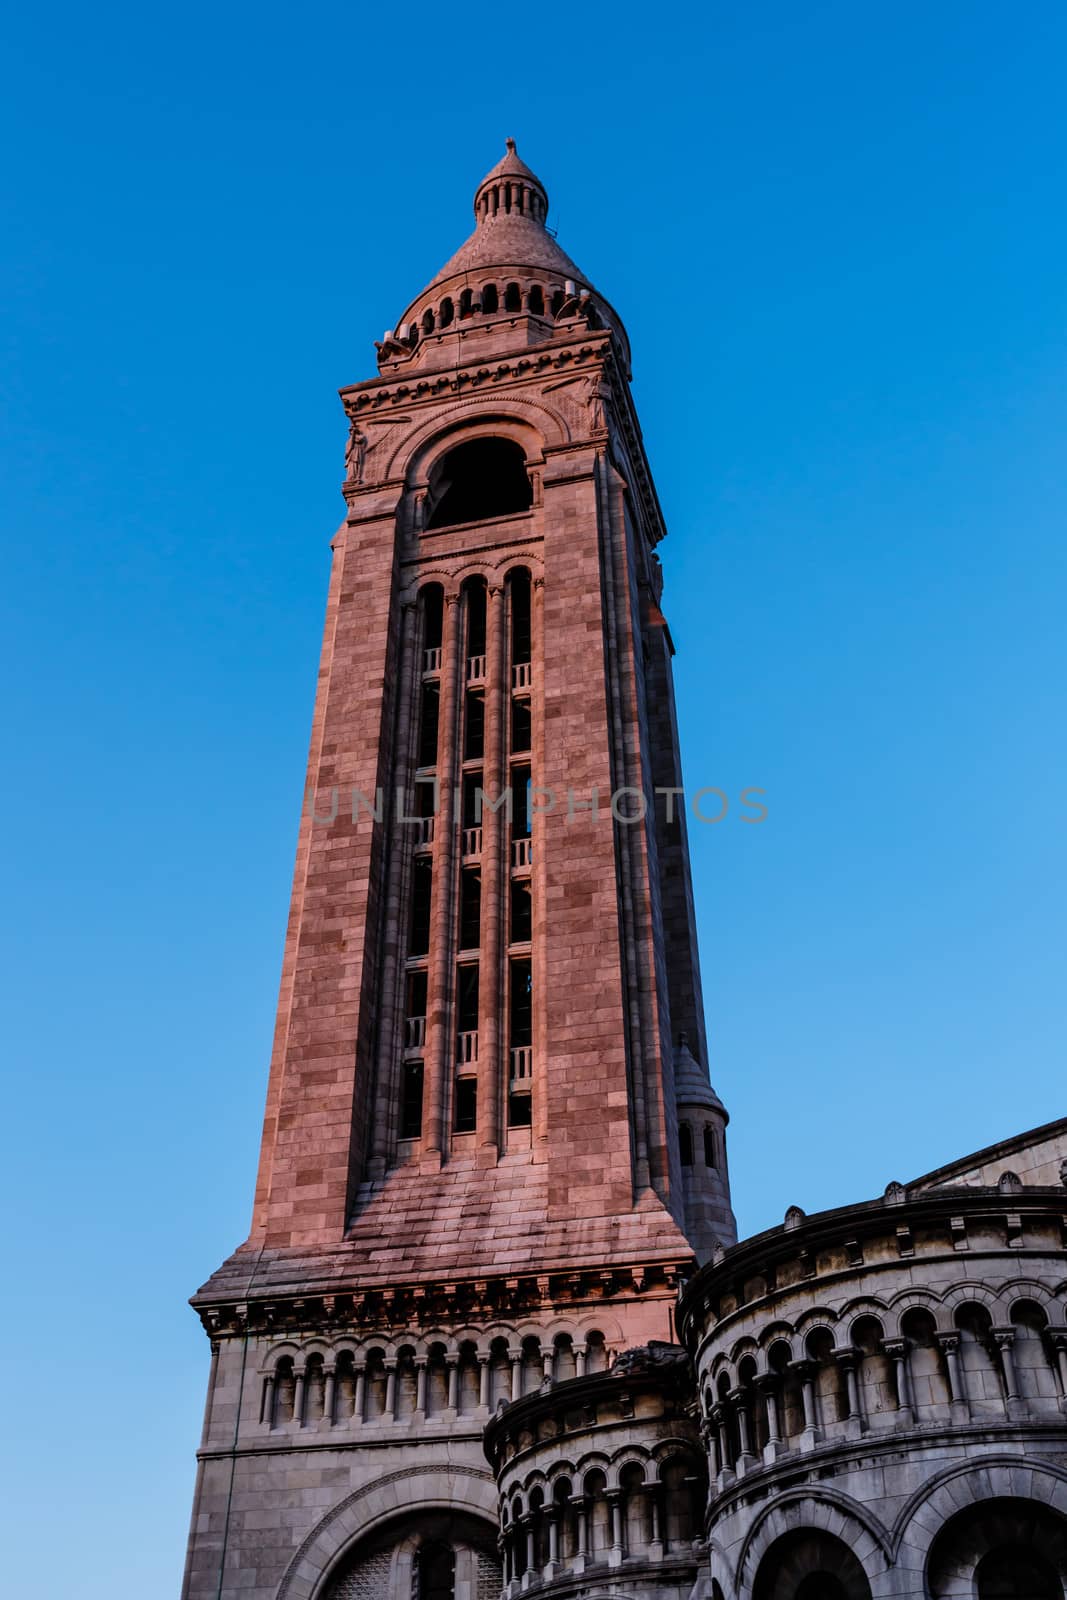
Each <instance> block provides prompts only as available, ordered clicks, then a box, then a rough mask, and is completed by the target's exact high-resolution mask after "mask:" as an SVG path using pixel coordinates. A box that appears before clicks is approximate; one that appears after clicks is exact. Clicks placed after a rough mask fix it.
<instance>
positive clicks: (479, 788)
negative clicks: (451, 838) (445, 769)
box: [460, 772, 485, 828]
mask: <svg viewBox="0 0 1067 1600" xmlns="http://www.w3.org/2000/svg"><path fill="white" fill-rule="evenodd" d="M484 792H485V791H484V787H483V784H482V774H481V773H480V772H465V773H464V774H463V798H462V817H461V821H460V827H461V828H480V827H481V825H482V816H481V811H482V798H481V797H482V795H483V793H484Z"/></svg>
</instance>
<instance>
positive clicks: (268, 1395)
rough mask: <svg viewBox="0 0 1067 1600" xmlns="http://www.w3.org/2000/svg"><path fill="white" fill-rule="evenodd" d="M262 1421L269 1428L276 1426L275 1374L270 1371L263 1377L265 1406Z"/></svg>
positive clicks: (261, 1416)
mask: <svg viewBox="0 0 1067 1600" xmlns="http://www.w3.org/2000/svg"><path fill="white" fill-rule="evenodd" d="M260 1421H261V1422H265V1423H266V1425H267V1427H268V1428H273V1426H274V1374H273V1372H268V1373H267V1376H266V1377H265V1378H264V1379H263V1407H262V1412H261V1415H260Z"/></svg>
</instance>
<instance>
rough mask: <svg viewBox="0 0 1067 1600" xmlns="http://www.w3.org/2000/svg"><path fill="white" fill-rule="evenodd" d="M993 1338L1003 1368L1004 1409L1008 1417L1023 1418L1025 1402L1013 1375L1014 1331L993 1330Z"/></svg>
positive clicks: (1007, 1329)
mask: <svg viewBox="0 0 1067 1600" xmlns="http://www.w3.org/2000/svg"><path fill="white" fill-rule="evenodd" d="M993 1338H994V1339H995V1340H996V1342H997V1348H998V1350H999V1351H1000V1360H1001V1365H1002V1366H1003V1368H1004V1389H1005V1402H1004V1409H1005V1410H1006V1411H1007V1413H1008V1415H1009V1416H1012V1417H1019V1416H1023V1415H1025V1413H1026V1402H1025V1401H1024V1400H1023V1398H1022V1396H1021V1395H1020V1393H1019V1380H1018V1378H1017V1376H1016V1373H1015V1353H1014V1352H1015V1329H1014V1328H994V1329H993Z"/></svg>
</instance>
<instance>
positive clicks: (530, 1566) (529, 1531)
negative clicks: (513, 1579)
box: [522, 1514, 537, 1589]
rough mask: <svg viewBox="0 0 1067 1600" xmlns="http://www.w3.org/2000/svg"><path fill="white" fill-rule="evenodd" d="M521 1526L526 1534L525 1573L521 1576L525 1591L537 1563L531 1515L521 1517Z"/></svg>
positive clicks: (530, 1581)
mask: <svg viewBox="0 0 1067 1600" xmlns="http://www.w3.org/2000/svg"><path fill="white" fill-rule="evenodd" d="M522 1525H523V1528H524V1530H525V1532H526V1571H525V1573H524V1574H523V1579H522V1586H523V1588H524V1589H525V1588H528V1587H529V1585H530V1584H531V1583H532V1581H533V1577H534V1571H535V1566H536V1562H537V1547H536V1545H535V1543H534V1519H533V1516H532V1514H531V1515H529V1516H525V1517H523V1519H522Z"/></svg>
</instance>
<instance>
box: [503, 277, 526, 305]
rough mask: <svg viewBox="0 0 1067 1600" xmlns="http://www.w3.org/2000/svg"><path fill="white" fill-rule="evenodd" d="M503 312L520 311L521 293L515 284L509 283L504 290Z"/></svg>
mask: <svg viewBox="0 0 1067 1600" xmlns="http://www.w3.org/2000/svg"><path fill="white" fill-rule="evenodd" d="M504 310H505V311H521V310H522V291H521V289H520V288H519V286H518V284H517V283H509V284H508V286H507V288H506V289H505V290H504Z"/></svg>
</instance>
